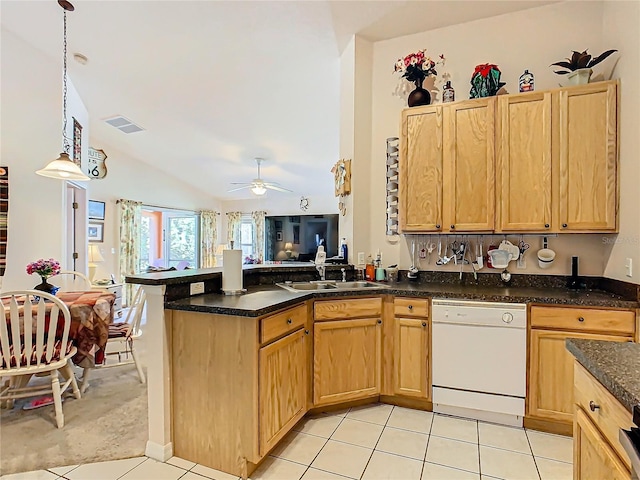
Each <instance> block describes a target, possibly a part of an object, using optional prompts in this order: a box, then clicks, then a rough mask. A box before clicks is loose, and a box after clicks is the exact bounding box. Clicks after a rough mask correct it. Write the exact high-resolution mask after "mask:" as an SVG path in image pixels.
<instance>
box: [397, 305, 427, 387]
mask: <svg viewBox="0 0 640 480" xmlns="http://www.w3.org/2000/svg"><path fill="white" fill-rule="evenodd" d="M393 337H394V352H393V359H394V362H395V372H394V373H395V374H394V377H395V381H394V393H395V394H397V395H406V396H410V397H419V398H429V397H430V395H429V392H430V388H429V387H430V382H429V325H428V323H427V320H426V319H415V318H396V319H395V325H394V332H393Z"/></svg>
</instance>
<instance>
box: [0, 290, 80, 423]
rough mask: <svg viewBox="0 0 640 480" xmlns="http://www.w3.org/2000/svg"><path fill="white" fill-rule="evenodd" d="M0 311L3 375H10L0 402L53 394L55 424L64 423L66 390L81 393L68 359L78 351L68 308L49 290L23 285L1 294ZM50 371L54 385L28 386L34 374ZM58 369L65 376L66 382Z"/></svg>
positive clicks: (78, 395)
mask: <svg viewBox="0 0 640 480" xmlns="http://www.w3.org/2000/svg"><path fill="white" fill-rule="evenodd" d="M45 302H50V303H51V305H50V306H49V305H47V304H45ZM0 310H1V315H0V319H1V318H4V319H5V321H0V377H9V384H8V385H5V386H2V387H0V402H4V401H7V402H8V403H9V405H13V401H14V400H15V399H17V398H25V397H33V396H38V395H43V394H49V393H50V394H51V395H52V396H53V402H54V405H55V412H56V423H57V425H58V428H62V427H63V426H64V414H63V412H62V394H63V393H64V391H65V390H66V389H67V388H69V386H71V387H72V389H73V394H74V396H75V397H76V398H80V396H81V395H80V389H79V388H78V384H77V383H76V377H75V376H74V373H73V370H72V368H71V364H70V359H71V357H72V356H73V355H75V353H76V351H77V350H76V347H74V346H73V344H72V341H71V339H69V329H70V327H71V313H70V312H69V308H68V307H67V306H66V305H65V304H64V303H63V302H62V301H61V300H60V299H59V298H56V297H55V296H53V295H50V294H48V293H44V292H40V291H37V290H23V291H11V292H4V293H0ZM54 319H55V321H54ZM46 372H49V376H50V378H51V385H50V386H47V385H38V386H32V387H29V386H27V384H28V383H29V380H30V379H31V377H32V376H33V375H35V374H42V373H46ZM58 372H60V373H61V374H62V376H63V378H64V382H63V383H62V385H61V384H60V379H59V376H58Z"/></svg>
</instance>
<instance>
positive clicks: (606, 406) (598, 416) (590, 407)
mask: <svg viewBox="0 0 640 480" xmlns="http://www.w3.org/2000/svg"><path fill="white" fill-rule="evenodd" d="M574 386H575V391H574V395H575V401H576V403H577V404H578V406H579V407H580V408H581V409H582V410H584V412H585V413H586V414H587V416H588V417H589V418H590V419H591V421H592V422H593V423H594V425H595V426H596V427H598V430H600V431H601V432H602V434H603V435H604V436H605V437H606V439H607V441H608V442H609V443H610V444H611V446H612V447H613V449H614V450H615V451H616V453H617V454H618V455H619V456H620V458H621V459H622V460H623V462H624V463H625V465H626V466H627V467H628V468H631V463H630V461H629V456H628V455H627V454H626V452H625V451H624V449H623V448H622V445H621V444H620V440H619V439H618V435H619V434H620V429H621V428H625V429H627V430H628V429H629V428H630V427H631V426H632V424H633V421H632V417H631V412H629V411H627V409H626V408H624V407H623V406H622V404H620V402H618V401H617V400H616V399H615V397H614V396H613V395H611V394H610V393H609V392H608V391H607V389H606V388H604V387H603V386H602V385H601V384H600V382H598V381H597V380H596V379H595V378H593V377H592V376H591V374H590V373H589V372H587V371H586V370H585V369H584V367H583V366H582V365H580V364H579V363H578V362H575V370H574Z"/></svg>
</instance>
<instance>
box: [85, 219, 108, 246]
mask: <svg viewBox="0 0 640 480" xmlns="http://www.w3.org/2000/svg"><path fill="white" fill-rule="evenodd" d="M87 239H88V240H89V241H90V242H97V243H102V242H104V224H103V223H89V228H88V230H87Z"/></svg>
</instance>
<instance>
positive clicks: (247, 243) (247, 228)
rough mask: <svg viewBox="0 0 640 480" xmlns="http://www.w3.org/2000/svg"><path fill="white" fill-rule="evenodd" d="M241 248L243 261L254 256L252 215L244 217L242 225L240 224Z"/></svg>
mask: <svg viewBox="0 0 640 480" xmlns="http://www.w3.org/2000/svg"><path fill="white" fill-rule="evenodd" d="M240 247H241V249H242V258H243V259H245V258H246V257H250V256H252V255H253V253H254V252H255V247H254V245H253V223H252V221H251V215H245V214H243V215H242V223H241V224H240Z"/></svg>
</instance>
